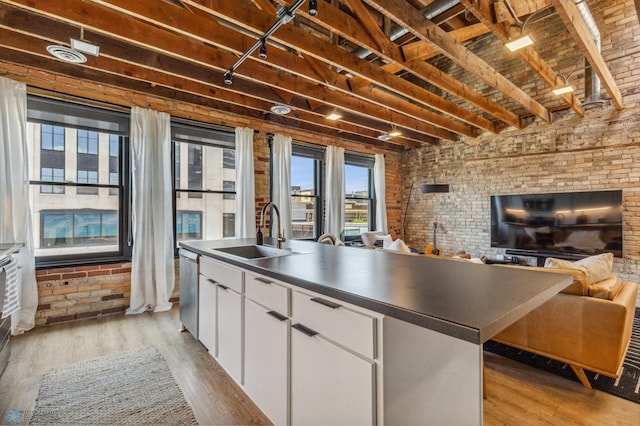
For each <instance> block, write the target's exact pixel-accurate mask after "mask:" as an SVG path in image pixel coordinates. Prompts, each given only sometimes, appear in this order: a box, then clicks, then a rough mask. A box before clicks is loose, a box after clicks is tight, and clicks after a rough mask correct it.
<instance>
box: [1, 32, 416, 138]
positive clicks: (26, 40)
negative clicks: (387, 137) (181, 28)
mask: <svg viewBox="0 0 640 426" xmlns="http://www.w3.org/2000/svg"><path fill="white" fill-rule="evenodd" d="M4 34H5V37H3V38H2V40H0V46H3V47H8V48H11V49H15V50H17V51H20V52H24V53H28V54H31V55H36V56H41V57H42V58H44V59H46V60H47V61H48V63H47V64H46V65H45V67H46V68H45V69H47V70H49V69H50V67H49V66H48V65H49V64H51V65H54V66H52V67H51V68H54V69H55V68H56V67H55V65H60V64H62V67H63V68H64V67H65V66H67V67H69V68H70V69H73V68H84V69H92V70H94V71H101V72H105V71H106V72H107V73H110V74H111V75H112V76H125V75H130V76H135V77H129V78H130V79H132V80H137V81H141V82H144V83H148V84H149V87H151V88H153V89H156V88H158V87H164V88H167V89H171V90H173V91H174V92H175V91H179V92H182V93H188V94H191V95H197V96H199V97H204V98H209V99H211V100H216V101H217V102H225V103H228V104H231V105H236V106H239V107H244V108H250V109H252V110H255V111H263V110H264V108H265V107H267V108H268V105H269V104H268V103H265V102H261V101H257V100H256V99H253V98H248V97H243V96H238V93H232V92H230V91H225V90H224V89H222V90H212V89H211V87H207V85H206V84H203V83H199V82H197V81H194V80H185V79H183V80H182V81H180V82H179V83H177V84H178V86H179V87H175V84H176V80H175V79H173V78H172V76H171V75H168V74H166V73H163V72H160V71H156V70H153V69H151V68H144V67H140V66H138V65H134V64H131V63H124V62H122V61H119V60H116V59H112V58H109V57H108V56H105V55H101V56H100V57H98V58H92V61H91V62H95V64H93V65H91V64H89V65H85V66H83V67H77V66H76V65H69V64H66V63H64V62H61V61H57V60H51V59H49V58H48V57H47V55H46V54H45V53H43V51H45V49H44V48H43V47H45V46H46V45H47V43H48V42H49V41H48V40H40V39H36V38H34V37H30V36H25V35H24V34H20V33H17V32H14V31H11V30H9V29H8V30H7V31H5V32H4ZM121 51H122V50H121ZM135 53H138V54H139V52H133V54H135ZM148 56H149V58H150V59H151V60H153V57H152V55H148ZM176 61H178V60H176ZM88 63H89V62H87V64H88ZM98 64H99V66H98ZM165 64H166V65H168V68H173V67H172V65H171V64H169V63H167V62H165ZM185 67H188V64H184V66H182V67H181V68H180V71H179V72H183V71H184V68H185ZM59 70H60V67H58V70H57V72H59ZM174 73H175V72H174ZM170 98H171V99H173V96H171V97H170ZM263 114H264V113H263ZM295 115H296V117H295V119H296V120H300V121H302V122H305V123H309V124H312V125H315V126H320V127H324V128H327V129H332V131H336V130H337V131H340V132H347V133H351V134H353V135H355V136H356V137H357V139H361V138H363V137H365V138H367V139H368V140H370V141H371V140H376V139H377V136H378V135H379V133H380V132H384V131H386V129H385V128H384V127H381V128H380V129H376V130H375V131H366V130H363V129H362V127H360V126H356V125H352V124H350V123H348V122H346V121H341V122H337V123H336V122H331V123H329V122H327V121H326V120H324V117H322V116H318V115H317V114H310V113H307V112H305V111H301V110H296V114H295ZM254 117H256V118H257V117H259V116H257V115H255V114H254ZM343 136H345V135H343ZM345 139H351V138H346V137H345ZM400 141H401V139H396V140H395V141H393V142H392V143H398V142H400ZM423 141H424V140H422V141H414V140H409V139H406V138H404V139H403V140H402V142H403V145H405V146H407V147H413V148H415V147H418V146H420V144H421V142H423Z"/></svg>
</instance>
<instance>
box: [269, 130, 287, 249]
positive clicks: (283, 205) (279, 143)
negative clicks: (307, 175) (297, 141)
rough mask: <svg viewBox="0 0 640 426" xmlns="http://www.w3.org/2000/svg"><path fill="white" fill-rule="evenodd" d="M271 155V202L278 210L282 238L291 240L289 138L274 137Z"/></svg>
mask: <svg viewBox="0 0 640 426" xmlns="http://www.w3.org/2000/svg"><path fill="white" fill-rule="evenodd" d="M271 153H272V156H273V157H272V161H273V172H272V175H273V181H272V182H271V185H272V186H271V187H272V192H273V196H272V198H271V201H273V202H274V203H276V206H278V209H279V210H280V221H281V222H282V232H283V234H284V237H285V238H286V239H291V137H290V136H283V135H274V136H273V142H272V145H271ZM272 223H273V222H272Z"/></svg>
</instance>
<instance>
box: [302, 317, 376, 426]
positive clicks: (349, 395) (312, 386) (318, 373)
mask: <svg viewBox="0 0 640 426" xmlns="http://www.w3.org/2000/svg"><path fill="white" fill-rule="evenodd" d="M294 327H295V326H292V330H291V424H294V425H297V424H304V425H312V424H316V425H328V424H349V425H371V424H374V423H375V415H374V410H375V403H374V401H375V365H374V363H373V362H371V361H368V360H366V359H365V358H361V357H359V356H357V355H354V354H353V353H352V352H349V351H347V350H345V349H343V348H341V347H339V346H336V345H335V344H333V343H331V342H329V341H327V340H325V339H324V338H322V336H321V335H319V334H316V335H314V336H309V335H307V334H305V333H303V332H301V331H299V330H298V329H295V328H294ZM306 331H307V332H308V331H309V330H308V329H307V330H306Z"/></svg>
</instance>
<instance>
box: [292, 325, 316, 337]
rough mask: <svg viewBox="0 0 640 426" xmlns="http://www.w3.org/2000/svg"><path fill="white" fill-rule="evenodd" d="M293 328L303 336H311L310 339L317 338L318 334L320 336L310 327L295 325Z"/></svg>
mask: <svg viewBox="0 0 640 426" xmlns="http://www.w3.org/2000/svg"><path fill="white" fill-rule="evenodd" d="M291 328H295V329H296V330H298V331H299V332H300V333H302V334H306V335H307V336H309V337H313V336H315V335H316V334H318V332H317V331H315V330H312V329H310V328H309V327H305V326H304V325H302V324H293V325H292V326H291Z"/></svg>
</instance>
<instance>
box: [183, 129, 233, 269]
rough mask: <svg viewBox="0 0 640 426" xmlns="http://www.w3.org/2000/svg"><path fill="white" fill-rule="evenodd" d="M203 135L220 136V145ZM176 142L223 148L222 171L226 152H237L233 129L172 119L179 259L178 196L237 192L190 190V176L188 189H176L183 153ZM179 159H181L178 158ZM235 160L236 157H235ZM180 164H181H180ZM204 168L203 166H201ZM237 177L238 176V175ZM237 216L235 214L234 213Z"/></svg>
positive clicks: (222, 218)
mask: <svg viewBox="0 0 640 426" xmlns="http://www.w3.org/2000/svg"><path fill="white" fill-rule="evenodd" d="M178 132H182V133H184V136H183V137H182V138H180V137H177V136H176V135H177V134H178ZM202 133H210V134H213V135H218V136H219V137H220V140H219V141H218V142H219V143H210V142H207V141H206V140H203V138H202V137H200V136H199V134H202ZM176 142H178V143H185V144H196V145H200V146H201V147H205V146H211V147H217V148H222V149H223V154H222V155H223V161H222V163H223V167H222V169H225V167H224V150H232V151H235V149H236V148H235V133H234V131H233V130H232V129H229V128H226V127H222V126H216V125H211V124H208V123H203V122H199V121H193V120H186V119H179V118H172V119H171V190H172V193H173V197H172V198H173V199H172V210H173V241H174V246H175V247H174V257H175V258H177V257H178V238H177V212H178V210H177V206H176V204H177V203H176V198H177V194H179V193H186V194H187V197H192V196H193V195H197V196H198V197H196V198H202V197H204V194H222V195H223V199H224V196H225V195H233V196H234V197H235V196H236V191H235V190H234V191H225V190H209V189H204V188H203V189H188V185H189V182H188V176H187V188H185V189H182V188H176V151H177V150H178V151H182V148H179V149H178V147H180V145H178V144H177V143H176ZM178 159H179V158H178ZM234 159H235V155H234ZM204 160H205V159H204V155H203V154H202V153H201V157H200V161H201V164H202V163H203V162H204ZM178 164H180V163H178ZM201 167H202V165H201ZM234 170H236V167H234ZM236 177H237V175H236ZM182 180H184V179H180V183H181V184H182ZM204 182H205V179H204V176H203V179H202V183H203V185H204ZM180 212H190V213H198V211H191V210H180ZM234 214H235V213H234ZM204 216H205V212H204V211H203V212H202V215H201V222H200V226H201V233H202V234H204V229H202V223H203V221H204ZM220 219H221V220H224V212H222V216H221V217H220Z"/></svg>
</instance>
